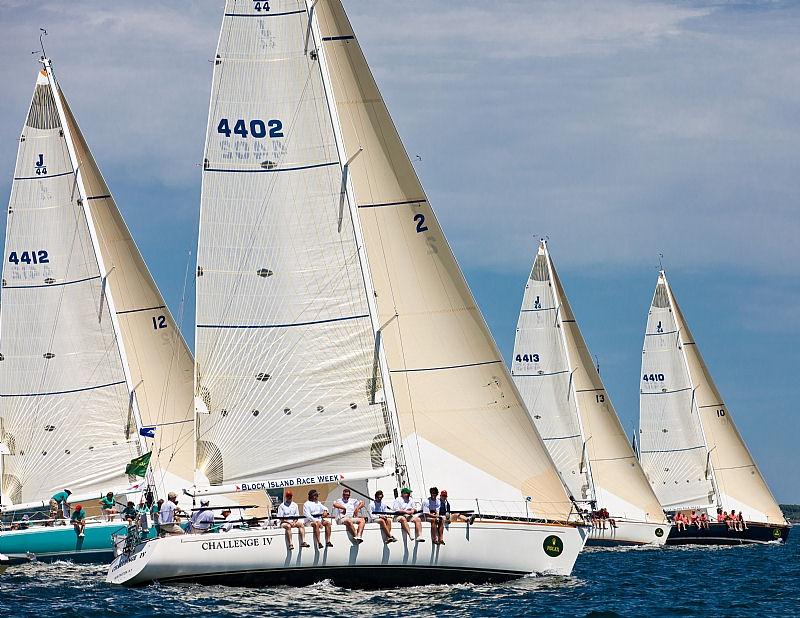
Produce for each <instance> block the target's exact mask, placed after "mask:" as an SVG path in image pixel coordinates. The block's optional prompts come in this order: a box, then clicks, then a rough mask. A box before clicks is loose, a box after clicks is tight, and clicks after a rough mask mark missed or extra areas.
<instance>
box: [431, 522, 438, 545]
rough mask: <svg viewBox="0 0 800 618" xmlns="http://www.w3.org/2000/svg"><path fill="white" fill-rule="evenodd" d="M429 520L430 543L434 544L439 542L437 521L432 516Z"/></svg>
mask: <svg viewBox="0 0 800 618" xmlns="http://www.w3.org/2000/svg"><path fill="white" fill-rule="evenodd" d="M430 521H431V543H433V544H434V545H436V544H437V543H438V542H439V535H438V532H439V523H438V522H437V521H436V520H435V519H433V518H431V520H430Z"/></svg>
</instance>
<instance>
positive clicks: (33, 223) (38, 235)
mask: <svg viewBox="0 0 800 618" xmlns="http://www.w3.org/2000/svg"><path fill="white" fill-rule="evenodd" d="M51 79H52V78H50V77H48V75H47V72H46V71H42V72H41V73H40V74H39V77H38V79H37V82H36V88H35V91H34V95H33V100H32V102H31V106H30V111H29V113H28V117H27V119H26V121H25V126H24V127H23V130H22V135H21V137H20V143H19V152H18V155H17V163H16V167H15V170H14V181H13V184H12V190H11V199H10V202H9V210H8V222H7V228H6V243H5V255H4V257H5V259H4V262H3V287H2V294H3V302H2V321H1V322H0V324H1V326H0V420H1V421H2V422H1V423H0V427H1V428H2V436H0V442H3V443H4V444H5V445H6V447H7V448H8V450H9V451H10V455H5V456H4V457H3V464H4V466H3V478H2V493H3V495H4V496H6V497H7V498H9V499H10V500H11V501H12V502H16V503H19V502H29V501H33V500H37V499H38V500H41V499H43V498H48V497H49V496H50V495H51V494H52V493H54V491H57V490H60V489H63V488H64V487H70V488H71V489H72V490H73V491H80V492H81V493H84V492H86V493H88V492H91V491H95V490H97V491H98V492H99V491H102V490H103V489H105V488H108V487H115V486H125V485H127V477H126V476H125V475H124V470H125V465H126V464H127V463H128V462H129V461H130V459H131V458H133V457H136V456H137V455H138V454H139V441H138V437H137V435H136V434H135V433H134V435H133V436H126V432H125V427H126V423H127V417H128V412H129V389H128V385H127V383H126V377H125V370H124V367H123V360H122V357H121V354H120V349H119V346H118V341H117V338H116V334H115V331H114V328H113V325H112V323H111V321H110V320H108V319H105V320H99V319H98V315H99V314H100V313H101V312H106V314H107V313H108V311H109V309H108V297H107V296H104V294H103V289H102V288H103V275H104V273H103V272H102V271H101V268H100V265H99V263H98V259H97V255H96V253H95V250H94V248H93V242H92V239H91V235H90V230H89V225H88V222H87V218H86V215H85V210H84V206H83V203H82V199H81V193H80V191H79V190H78V188H77V170H76V169H75V167H74V165H73V162H72V159H71V156H70V153H69V148H68V144H67V141H66V137H65V131H64V123H63V119H62V117H61V115H60V113H59V109H58V106H57V103H56V99H55V97H54V91H55V88H56V85H55V83H54V82H52V83H51Z"/></svg>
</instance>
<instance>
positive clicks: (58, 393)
mask: <svg viewBox="0 0 800 618" xmlns="http://www.w3.org/2000/svg"><path fill="white" fill-rule="evenodd" d="M120 384H125V380H119V381H118V382H109V383H108V384H99V385H97V386H87V387H86V388H75V389H72V390H67V391H52V392H49V393H10V394H9V393H0V397H43V396H45V395H66V394H68V393H81V392H83V391H94V390H97V389H99V388H108V387H109V386H119V385H120Z"/></svg>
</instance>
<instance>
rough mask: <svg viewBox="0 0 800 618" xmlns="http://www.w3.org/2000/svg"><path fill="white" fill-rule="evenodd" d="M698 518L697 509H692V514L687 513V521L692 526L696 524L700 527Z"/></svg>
mask: <svg viewBox="0 0 800 618" xmlns="http://www.w3.org/2000/svg"><path fill="white" fill-rule="evenodd" d="M699 519H700V518H699V517H698V516H697V511H692V514H691V515H689V523H690V524H691V525H693V526H697V527H698V528H699V527H700V524H699V523H698V521H699Z"/></svg>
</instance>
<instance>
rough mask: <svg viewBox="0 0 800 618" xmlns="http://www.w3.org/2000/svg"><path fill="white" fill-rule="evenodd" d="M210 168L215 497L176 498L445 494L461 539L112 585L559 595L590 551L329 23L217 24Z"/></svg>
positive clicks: (232, 1) (377, 111) (278, 534)
mask: <svg viewBox="0 0 800 618" xmlns="http://www.w3.org/2000/svg"><path fill="white" fill-rule="evenodd" d="M203 168H204V169H203V186H202V202H201V221H200V237H199V250H198V265H197V325H196V329H197V330H196V341H197V349H196V353H197V366H196V377H197V384H196V397H197V400H198V403H197V409H198V410H199V414H198V425H197V430H198V436H197V437H198V446H197V451H198V462H199V465H200V470H199V472H200V474H198V477H205V478H206V479H207V481H208V483H209V484H208V485H206V486H201V485H198V486H197V487H195V488H191V489H190V490H187V491H188V493H190V494H191V495H193V496H194V497H195V499H197V498H198V497H202V496H211V495H219V494H222V493H235V492H239V491H246V490H251V489H259V488H260V489H264V490H267V491H269V492H270V494H271V495H272V496H274V498H275V499H276V500H280V499H282V498H283V497H284V491H285V490H286V489H288V488H293V491H294V493H295V496H296V497H297V498H300V497H301V493H300V492H301V491H302V492H303V495H304V494H305V491H306V489H308V488H309V486H312V487H315V488H316V489H317V490H318V491H319V492H320V494H321V498H322V500H323V501H324V502H326V503H327V504H328V508H329V509H330V503H331V501H332V500H334V499H336V498H337V497H338V496H340V495H341V491H342V489H343V488H344V487H345V486H346V487H350V488H352V489H353V491H354V493H356V492H357V494H358V495H359V496H360V497H361V498H362V499H365V500H366V499H367V498H368V497H372V495H373V492H374V491H375V490H376V489H378V488H380V489H382V490H384V491H385V494H386V496H387V497H389V498H390V496H391V495H392V493H394V495H395V496H396V495H397V490H398V488H399V487H401V486H406V485H407V486H410V487H411V488H412V489H413V491H414V495H419V496H421V497H423V496H426V495H427V493H428V491H427V489H428V488H429V487H431V486H434V485H436V486H438V487H439V488H442V489H447V490H448V492H449V494H450V503H451V507H452V509H453V510H454V511H455V510H458V511H460V512H461V515H462V517H461V518H459V519H460V521H455V520H454V521H452V522H451V523H450V524H449V527H448V529H447V531H446V533H445V539H446V544H445V545H437V544H434V543H430V542H428V543H420V542H416V541H415V539H413V538H410V537H409V536H408V535H405V534H400V533H399V532H400V531H399V530H398V528H399V525H398V524H397V523H395V524H394V526H395V530H397V532H398V541H399V542H397V543H393V544H390V543H385V542H384V540H383V539H382V537H381V533H380V531H379V529H378V527H377V524H375V523H369V524H367V530H366V532H365V533H364V537H363V538H364V542H363V543H357V542H355V541H354V539H352V538H350V537H349V536H348V533H347V532H346V530H345V528H344V527H342V526H338V525H337V526H334V528H335V529H334V531H333V537H332V543H333V547H325V548H321V549H317V548H316V547H312V548H299V549H292V548H291V547H290V546H288V545H287V544H286V543H285V541H284V536H283V531H282V530H281V529H280V528H275V527H256V528H250V529H240V530H232V531H229V532H225V533H220V534H216V535H215V534H202V535H200V534H189V535H183V536H173V537H167V538H162V539H157V540H152V541H149V542H146V543H143V544H140V545H138V546H137V547H135V548H134V549H133V550H131V551H129V552H123V553H122V554H121V555H120V556H119V557H118V558H117V559H116V560H115V561H114V563H113V564H112V565H111V567H110V570H109V574H108V581H109V582H111V583H115V584H125V585H137V584H143V583H147V582H151V581H154V580H158V581H199V582H223V583H228V584H274V583H294V584H303V583H310V582H314V581H319V580H321V579H332V580H333V581H334V582H336V583H337V584H341V585H359V586H384V585H413V584H417V583H423V582H424V583H432V582H460V581H501V580H506V579H511V578H516V577H521V576H524V575H526V574H530V573H540V574H541V573H556V574H568V573H570V572H571V570H572V566H573V564H574V562H575V559H576V557H577V555H578V553H579V552H580V550H581V549H582V547H583V545H584V542H585V536H586V532H585V527H582V526H579V525H575V524H573V523H571V522H570V519H571V513H572V504H571V502H570V500H569V498H568V496H567V494H566V490H565V488H564V487H563V485H562V483H561V481H560V479H559V478H558V475H557V473H556V470H555V468H554V466H553V464H552V461H551V460H550V457H549V456H548V454H547V451H546V449H545V447H544V445H543V444H542V442H541V439H540V438H539V437H538V435H537V433H536V430H535V428H534V426H533V424H532V423H531V421H530V418H529V417H528V416H527V413H526V412H525V408H524V405H523V404H522V402H521V400H520V398H519V394H518V392H517V390H516V388H515V387H514V384H513V382H512V381H511V379H510V376H509V374H508V372H507V370H506V368H505V366H504V363H503V360H502V357H501V355H500V353H499V351H498V349H497V347H496V345H495V343H494V340H493V339H492V337H491V334H490V332H489V330H488V328H487V326H486V324H485V322H484V320H483V317H482V315H481V313H480V311H479V309H478V308H477V306H476V304H475V301H474V299H473V297H472V294H471V292H470V290H469V288H468V286H467V284H466V281H465V280H464V277H463V275H462V273H461V270H460V268H459V267H458V265H457V263H456V261H455V258H454V256H453V253H452V251H451V250H450V247H449V245H448V243H447V241H446V239H445V238H444V235H443V233H442V230H441V228H440V226H439V224H438V222H437V220H436V217H435V215H434V213H433V210H432V209H431V206H430V204H429V202H428V200H427V198H426V196H425V193H424V192H423V189H422V187H421V185H420V183H419V180H418V179H417V176H416V174H415V172H414V169H413V167H412V165H411V162H410V160H409V158H408V155H407V153H406V151H405V149H404V147H403V144H402V142H401V141H400V137H399V135H398V133H397V131H396V129H395V126H394V124H393V123H392V120H391V118H390V116H389V113H388V111H387V109H386V106H385V103H384V101H383V98H382V97H381V95H380V92H379V91H378V87H377V85H376V83H375V81H374V79H373V77H372V74H371V73H370V70H369V68H368V66H367V63H366V60H365V58H364V56H363V54H362V51H361V48H360V46H359V44H358V42H357V40H356V37H355V34H354V33H353V30H352V28H351V26H350V23H349V21H348V18H347V16H346V14H345V12H344V8H343V6H342V3H341V2H340V1H339V0H319V1H310V0H309V1H308V2H306V1H304V0H280V1H274V0H273V1H270V2H268V3H264V2H252V1H250V0H247V1H244V0H228V2H227V3H226V6H225V15H224V18H223V23H222V31H221V34H220V38H219V45H218V48H217V53H216V58H215V69H214V78H213V85H212V97H211V104H210V111H209V123H208V132H207V140H206V149H205V158H204V165H203ZM390 499H391V498H390ZM298 501H299V502H302V501H303V500H302V499H301V500H298ZM301 506H302V505H301ZM572 515H574V513H572ZM572 519H574V517H572ZM428 526H429V524H428V523H426V524H425V527H426V529H427V528H428Z"/></svg>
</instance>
